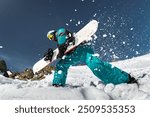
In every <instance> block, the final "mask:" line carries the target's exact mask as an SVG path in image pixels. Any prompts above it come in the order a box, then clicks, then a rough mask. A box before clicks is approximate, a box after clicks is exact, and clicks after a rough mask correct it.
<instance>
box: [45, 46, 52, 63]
mask: <svg viewBox="0 0 150 117" xmlns="http://www.w3.org/2000/svg"><path fill="white" fill-rule="evenodd" d="M53 54H54V53H53V49H52V48H49V49H48V51H47V52H46V53H45V54H44V57H45V58H44V60H45V61H48V60H50V61H51V60H52V57H53Z"/></svg>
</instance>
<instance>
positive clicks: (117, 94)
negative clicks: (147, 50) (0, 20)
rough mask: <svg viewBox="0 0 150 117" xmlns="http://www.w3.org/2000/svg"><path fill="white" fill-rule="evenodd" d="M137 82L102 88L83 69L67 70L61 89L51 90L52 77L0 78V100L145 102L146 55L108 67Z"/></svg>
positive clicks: (148, 85) (149, 74)
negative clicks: (37, 79)
mask: <svg viewBox="0 0 150 117" xmlns="http://www.w3.org/2000/svg"><path fill="white" fill-rule="evenodd" d="M112 64H113V65H114V66H117V67H119V68H121V69H123V70H125V71H127V72H128V73H131V74H132V75H133V76H134V77H136V78H137V79H138V82H139V84H140V85H139V87H138V86H137V85H136V84H126V83H123V84H119V85H113V84H108V85H104V84H102V83H101V81H100V80H99V79H98V78H97V77H96V76H94V75H93V74H92V72H91V71H90V69H89V68H88V67H87V66H74V67H70V69H69V72H68V77H67V82H66V86H65V87H53V86H52V85H51V84H52V80H53V74H54V73H52V74H51V75H47V76H46V78H45V79H43V80H41V81H21V80H14V79H10V78H6V77H4V76H2V75H0V92H1V93H0V99H1V100H6V99H8V100H22V99H23V100H37V99H38V100H149V99H150V90H149V89H150V54H147V55H144V56H140V57H136V58H132V59H128V60H124V61H118V62H114V63H112Z"/></svg>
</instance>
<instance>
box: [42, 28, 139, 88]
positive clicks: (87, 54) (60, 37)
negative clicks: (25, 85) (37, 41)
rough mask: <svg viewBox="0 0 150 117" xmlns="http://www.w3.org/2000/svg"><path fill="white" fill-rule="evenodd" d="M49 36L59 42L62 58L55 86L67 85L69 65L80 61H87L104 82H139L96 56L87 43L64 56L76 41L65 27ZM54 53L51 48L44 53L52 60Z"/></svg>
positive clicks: (48, 35) (58, 64) (55, 78)
mask: <svg viewBox="0 0 150 117" xmlns="http://www.w3.org/2000/svg"><path fill="white" fill-rule="evenodd" d="M47 37H48V39H50V40H52V41H55V42H57V45H58V49H59V54H58V55H57V58H61V60H60V61H59V62H58V63H57V65H56V69H55V73H54V79H53V86H56V87H58V86H65V83H66V78H67V73H68V69H69V67H70V66H71V65H76V64H78V63H79V62H83V63H85V64H86V65H87V66H88V67H89V68H90V69H91V70H92V72H93V73H94V75H95V76H97V77H98V78H99V79H100V80H102V82H103V83H104V84H108V83H113V84H120V83H137V81H136V79H135V78H133V77H131V76H130V74H128V73H126V72H125V71H122V70H121V69H119V68H117V67H114V66H112V65H111V64H109V63H108V62H104V61H102V60H101V59H100V58H99V57H97V56H95V55H94V51H93V49H92V47H91V46H90V45H89V44H87V43H82V44H80V45H79V46H78V47H76V48H75V49H73V50H72V51H71V52H69V53H67V54H65V56H64V53H65V51H66V49H67V47H68V45H69V44H74V43H75V42H74V35H73V33H71V32H70V31H68V30H66V29H65V28H60V29H58V30H57V31H55V30H52V31H49V32H48V33H47ZM52 55H53V50H52V49H51V48H49V49H48V52H46V53H45V54H44V57H45V60H51V59H52Z"/></svg>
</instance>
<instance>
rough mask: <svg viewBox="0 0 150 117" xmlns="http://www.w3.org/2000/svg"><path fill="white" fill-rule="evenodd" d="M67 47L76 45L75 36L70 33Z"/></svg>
mask: <svg viewBox="0 0 150 117" xmlns="http://www.w3.org/2000/svg"><path fill="white" fill-rule="evenodd" d="M66 44H67V45H75V37H74V36H73V34H72V33H70V36H69V37H68V39H67V41H66Z"/></svg>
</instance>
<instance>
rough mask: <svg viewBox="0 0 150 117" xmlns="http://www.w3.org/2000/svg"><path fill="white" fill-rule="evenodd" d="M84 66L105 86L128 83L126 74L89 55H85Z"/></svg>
mask: <svg viewBox="0 0 150 117" xmlns="http://www.w3.org/2000/svg"><path fill="white" fill-rule="evenodd" d="M86 64H87V65H88V67H89V68H90V69H91V70H92V72H93V73H94V75H96V76H97V77H98V78H99V79H101V80H102V81H103V82H104V83H105V84H108V83H113V84H120V83H127V82H128V81H129V74H128V73H126V72H124V71H122V70H121V69H119V68H117V67H114V66H112V65H111V64H109V63H108V62H103V61H102V60H101V59H100V58H98V57H97V56H94V55H92V54H90V53H87V56H86Z"/></svg>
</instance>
